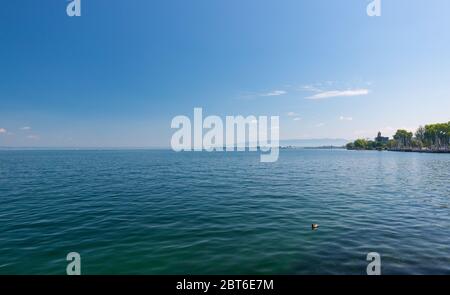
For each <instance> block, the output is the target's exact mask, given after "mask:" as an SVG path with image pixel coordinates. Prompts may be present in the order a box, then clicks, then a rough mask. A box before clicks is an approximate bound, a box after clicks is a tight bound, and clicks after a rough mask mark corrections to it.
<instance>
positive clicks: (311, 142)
mask: <svg viewBox="0 0 450 295" xmlns="http://www.w3.org/2000/svg"><path fill="white" fill-rule="evenodd" d="M349 142H350V140H347V139H343V138H318V139H289V140H280V146H283V147H285V146H293V147H322V146H336V147H339V146H344V145H346V144H347V143H349Z"/></svg>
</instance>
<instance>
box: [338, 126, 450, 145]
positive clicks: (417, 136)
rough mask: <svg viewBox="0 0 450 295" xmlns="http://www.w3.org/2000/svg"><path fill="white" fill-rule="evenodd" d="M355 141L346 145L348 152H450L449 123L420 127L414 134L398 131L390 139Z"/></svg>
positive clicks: (402, 130) (378, 138)
mask: <svg viewBox="0 0 450 295" xmlns="http://www.w3.org/2000/svg"><path fill="white" fill-rule="evenodd" d="M380 138H381V139H383V138H382V137H380V135H379V137H377V138H375V140H369V139H357V140H355V141H354V142H351V143H348V144H347V146H346V147H347V149H349V150H423V151H427V150H428V151H450V122H448V123H438V124H429V125H425V126H420V127H419V128H418V129H417V130H416V132H414V133H413V132H409V131H407V130H404V129H399V130H397V132H396V133H395V135H394V137H393V138H392V139H388V138H385V140H380Z"/></svg>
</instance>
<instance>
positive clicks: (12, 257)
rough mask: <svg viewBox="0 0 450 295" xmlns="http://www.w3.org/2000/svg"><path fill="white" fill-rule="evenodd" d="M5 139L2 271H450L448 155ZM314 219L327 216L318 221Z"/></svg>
mask: <svg viewBox="0 0 450 295" xmlns="http://www.w3.org/2000/svg"><path fill="white" fill-rule="evenodd" d="M259 160H260V158H259V154H258V153H248V152H247V153H243V152H241V153H237V152H235V153H223V152H222V153H220V152H216V153H206V152H203V153H197V152H195V153H194V152H186V153H175V152H171V151H163V150H129V151H117V150H109V151H0V274H65V270H66V265H67V262H66V260H65V258H66V255H67V253H69V252H72V251H75V252H79V253H80V254H81V266H82V274H365V271H366V266H367V263H368V262H367V261H366V255H367V253H369V252H378V253H379V254H380V255H381V263H382V273H383V274H450V181H449V179H450V155H448V154H416V153H395V152H370V151H367V152H357V151H344V150H281V153H280V158H279V161H278V162H276V163H260V162H259ZM312 223H318V224H319V225H320V227H319V229H318V230H316V231H312V230H311V224H312Z"/></svg>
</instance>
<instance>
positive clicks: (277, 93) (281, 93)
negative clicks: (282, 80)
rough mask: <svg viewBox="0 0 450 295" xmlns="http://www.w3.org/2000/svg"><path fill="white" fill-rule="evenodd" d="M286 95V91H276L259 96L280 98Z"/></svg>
mask: <svg viewBox="0 0 450 295" xmlns="http://www.w3.org/2000/svg"><path fill="white" fill-rule="evenodd" d="M284 94H287V92H286V91H284V90H274V91H270V92H267V93H261V94H260V95H259V96H280V95H284Z"/></svg>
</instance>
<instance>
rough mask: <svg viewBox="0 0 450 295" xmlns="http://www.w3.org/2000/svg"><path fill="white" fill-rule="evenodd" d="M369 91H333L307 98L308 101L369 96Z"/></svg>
mask: <svg viewBox="0 0 450 295" xmlns="http://www.w3.org/2000/svg"><path fill="white" fill-rule="evenodd" d="M368 94H369V90H368V89H348V90H331V91H322V92H319V93H317V94H314V95H312V96H308V97H305V98H306V99H315V100H316V99H327V98H333V97H350V96H362V95H368Z"/></svg>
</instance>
